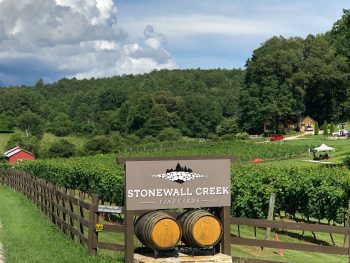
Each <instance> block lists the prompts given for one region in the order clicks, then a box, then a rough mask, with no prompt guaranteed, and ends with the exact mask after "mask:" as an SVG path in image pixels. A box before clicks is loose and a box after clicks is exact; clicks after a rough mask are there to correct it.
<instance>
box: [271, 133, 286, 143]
mask: <svg viewBox="0 0 350 263" xmlns="http://www.w3.org/2000/svg"><path fill="white" fill-rule="evenodd" d="M283 139H284V136H283V135H276V136H274V137H272V138H271V139H270V141H271V142H274V141H279V140H283Z"/></svg>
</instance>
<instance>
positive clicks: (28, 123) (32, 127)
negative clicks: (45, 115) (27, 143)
mask: <svg viewBox="0 0 350 263" xmlns="http://www.w3.org/2000/svg"><path fill="white" fill-rule="evenodd" d="M17 125H18V127H19V128H20V129H21V130H22V131H25V132H26V134H27V137H28V136H29V135H33V136H36V137H38V138H41V137H42V136H43V134H44V126H43V121H42V118H41V117H40V116H39V115H38V114H36V113H34V112H31V111H26V112H24V113H22V114H21V115H20V116H18V118H17Z"/></svg>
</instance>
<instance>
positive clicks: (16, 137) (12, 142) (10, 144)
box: [6, 132, 24, 149]
mask: <svg viewBox="0 0 350 263" xmlns="http://www.w3.org/2000/svg"><path fill="white" fill-rule="evenodd" d="M23 144H24V138H23V136H22V134H20V133H19V132H16V133H13V134H11V136H10V138H9V140H8V141H7V144H6V149H11V148H14V147H16V146H19V145H23Z"/></svg>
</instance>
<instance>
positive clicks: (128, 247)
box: [124, 210, 134, 263]
mask: <svg viewBox="0 0 350 263" xmlns="http://www.w3.org/2000/svg"><path fill="white" fill-rule="evenodd" d="M124 222H125V235H124V237H125V253H124V262H127V263H129V262H134V211H130V210H126V211H125V220H124Z"/></svg>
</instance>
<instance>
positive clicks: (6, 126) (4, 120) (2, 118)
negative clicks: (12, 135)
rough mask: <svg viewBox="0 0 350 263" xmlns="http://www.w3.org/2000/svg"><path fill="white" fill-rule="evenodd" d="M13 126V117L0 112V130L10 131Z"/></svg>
mask: <svg viewBox="0 0 350 263" xmlns="http://www.w3.org/2000/svg"><path fill="white" fill-rule="evenodd" d="M14 126H15V123H14V121H13V118H11V117H10V116H8V115H6V114H4V113H1V114H0V132H9V131H12V129H13V127H14Z"/></svg>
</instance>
